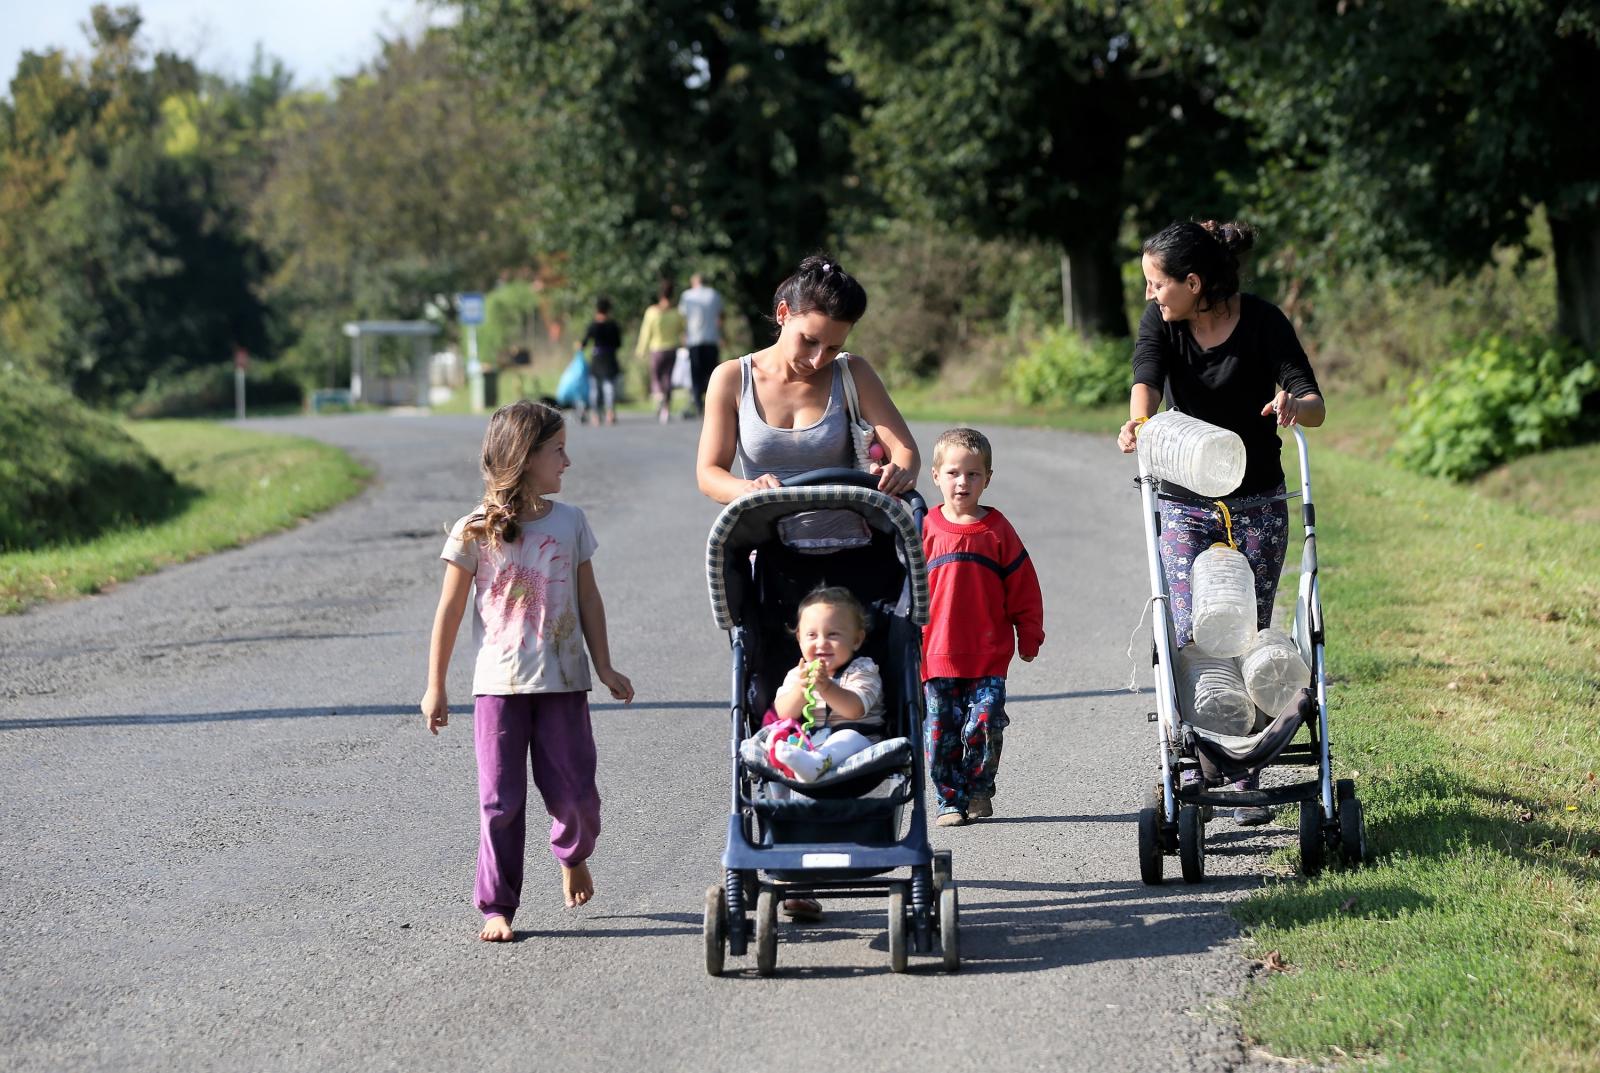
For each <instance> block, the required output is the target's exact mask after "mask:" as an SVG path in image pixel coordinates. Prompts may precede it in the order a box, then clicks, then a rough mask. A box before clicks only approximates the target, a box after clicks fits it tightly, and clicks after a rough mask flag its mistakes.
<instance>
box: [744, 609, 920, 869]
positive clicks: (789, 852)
mask: <svg viewBox="0 0 1600 1073" xmlns="http://www.w3.org/2000/svg"><path fill="white" fill-rule="evenodd" d="M730 636H731V640H732V648H733V701H732V703H731V704H730V705H729V712H728V714H729V717H730V718H729V722H730V724H731V725H732V742H731V745H730V750H731V753H732V759H731V763H732V771H731V776H732V777H731V778H730V779H729V784H730V786H731V792H730V801H729V804H728V842H727V846H726V848H725V849H724V850H723V851H722V867H723V868H724V869H727V870H731V871H749V870H752V869H754V870H758V871H779V872H781V871H803V870H806V869H808V868H811V869H823V870H825V871H828V872H835V871H837V870H839V869H850V870H862V871H874V872H882V871H884V870H888V869H894V868H918V867H923V866H928V865H930V864H931V863H932V861H933V846H932V844H931V843H929V841H928V824H927V809H926V806H925V804H924V801H923V797H924V794H923V793H922V792H921V791H922V789H923V787H924V785H925V782H926V778H925V773H924V771H923V765H924V759H923V755H922V743H921V741H920V740H914V745H913V748H912V750H911V757H912V760H911V763H912V772H911V780H912V781H911V793H910V804H911V829H910V830H909V831H908V832H907V833H906V836H905V837H904V838H902V839H900V840H899V841H898V842H896V843H895V844H894V845H892V846H872V847H863V848H862V849H860V850H857V851H855V852H853V853H852V854H851V860H850V862H849V863H848V864H826V865H823V864H818V863H816V862H815V861H813V862H810V863H808V862H807V860H806V858H807V857H811V856H814V855H817V854H827V855H837V854H838V853H839V852H840V846H841V845H842V843H838V842H785V843H783V844H782V845H779V846H758V845H756V844H754V843H753V842H752V841H751V840H750V838H749V837H748V836H747V835H746V833H745V829H744V821H745V805H744V802H743V798H742V795H741V793H740V778H741V774H740V768H741V766H742V763H743V762H742V761H741V760H740V759H739V744H740V742H742V741H743V740H744V737H745V726H744V718H743V707H744V696H745V689H746V687H747V685H748V681H747V677H746V674H747V671H746V660H745V627H744V626H736V627H734V628H733V630H732V631H730ZM900 675H901V684H902V688H903V695H904V696H905V697H906V698H908V700H909V702H910V704H911V706H912V709H913V713H914V716H915V718H914V719H913V720H912V723H913V726H912V732H913V733H914V734H915V735H917V738H918V739H920V737H921V734H922V724H923V721H924V719H925V716H924V714H923V711H922V682H921V681H920V679H919V678H918V676H917V675H915V674H913V673H912V671H911V668H910V667H902V668H901V669H900ZM901 882H904V881H903V880H902V881H901ZM769 885H771V886H775V887H784V888H794V887H799V886H803V885H804V884H802V883H801V882H800V881H798V880H793V879H791V880H787V881H784V882H781V883H779V882H773V881H769ZM817 885H818V886H819V887H831V888H836V889H842V888H849V889H853V890H856V891H862V890H869V891H870V890H879V889H882V890H887V889H888V887H889V886H890V885H892V884H891V882H890V881H886V880H884V879H882V878H878V877H863V878H862V879H861V880H859V881H856V880H841V879H829V880H820V881H819V882H818V884H817Z"/></svg>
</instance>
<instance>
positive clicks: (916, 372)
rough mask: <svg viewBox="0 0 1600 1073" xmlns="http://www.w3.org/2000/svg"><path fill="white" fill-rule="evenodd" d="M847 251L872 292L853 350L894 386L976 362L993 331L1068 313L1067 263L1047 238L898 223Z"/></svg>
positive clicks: (848, 262) (1009, 331)
mask: <svg viewBox="0 0 1600 1073" xmlns="http://www.w3.org/2000/svg"><path fill="white" fill-rule="evenodd" d="M842 254H843V256H844V257H845V267H846V268H848V269H849V270H850V272H851V273H852V274H853V275H854V276H855V277H856V278H857V279H859V280H860V281H861V282H862V284H863V285H864V286H865V287H866V288H867V294H868V295H869V298H870V301H869V302H868V305H867V315H866V317H864V318H863V319H862V321H861V323H860V324H859V325H857V327H856V328H855V330H854V331H852V332H851V333H850V345H849V349H850V350H851V351H853V352H856V353H859V354H861V355H862V356H863V357H865V358H867V359H868V360H869V361H871V362H872V367H873V368H874V369H876V370H878V371H879V373H880V374H882V375H883V377H884V379H885V380H887V381H888V382H889V384H890V386H891V387H893V386H895V385H897V384H903V383H906V382H908V381H911V380H917V379H922V378H924V377H928V376H933V375H936V374H938V373H939V372H940V371H941V369H943V368H944V367H945V366H946V365H947V364H951V363H954V362H958V361H966V360H969V359H971V358H972V357H973V356H974V354H975V352H977V351H978V350H980V349H981V348H982V347H983V345H984V343H985V342H986V341H987V340H989V339H992V338H994V337H996V336H1002V335H1015V334H1018V333H1022V332H1028V331H1032V330H1034V329H1036V328H1037V327H1038V326H1040V325H1043V324H1049V323H1051V322H1052V321H1059V320H1060V317H1061V268H1060V261H1059V258H1058V255H1057V254H1056V252H1055V251H1053V250H1051V249H1049V248H1047V247H1046V246H1043V245H1041V244H1036V243H1035V244H1025V243H1015V242H1001V241H982V240H979V239H975V238H970V237H967V236H965V235H962V234H959V233H957V232H955V231H953V230H950V229H935V228H932V227H923V226H919V225H916V224H911V223H907V222H903V221H897V222H895V223H892V224H889V225H887V226H886V227H885V228H884V229H883V230H882V231H879V232H876V233H874V234H871V235H869V236H868V237H866V238H863V239H860V240H858V241H856V242H854V243H852V244H851V246H850V247H849V248H848V249H846V250H844V251H842Z"/></svg>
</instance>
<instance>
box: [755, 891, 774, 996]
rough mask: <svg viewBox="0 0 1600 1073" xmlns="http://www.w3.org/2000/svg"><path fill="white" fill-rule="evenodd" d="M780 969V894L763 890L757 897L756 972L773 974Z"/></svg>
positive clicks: (765, 974) (763, 974) (767, 974)
mask: <svg viewBox="0 0 1600 1073" xmlns="http://www.w3.org/2000/svg"><path fill="white" fill-rule="evenodd" d="M777 971H778V895H777V892H776V891H771V890H763V891H762V892H761V897H759V898H757V899H756V972H758V973H760V974H761V975H762V976H771V975H772V974H773V973H775V972H777Z"/></svg>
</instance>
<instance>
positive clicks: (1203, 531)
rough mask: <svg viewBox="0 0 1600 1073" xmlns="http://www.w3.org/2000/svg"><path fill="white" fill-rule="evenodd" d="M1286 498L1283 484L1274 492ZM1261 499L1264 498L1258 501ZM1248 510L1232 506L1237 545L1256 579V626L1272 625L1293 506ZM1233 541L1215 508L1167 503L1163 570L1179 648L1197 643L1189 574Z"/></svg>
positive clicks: (1260, 505) (1276, 503) (1276, 502)
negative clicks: (1212, 550)
mask: <svg viewBox="0 0 1600 1073" xmlns="http://www.w3.org/2000/svg"><path fill="white" fill-rule="evenodd" d="M1282 494H1283V485H1281V484H1280V485H1278V487H1277V489H1276V490H1275V491H1273V492H1270V493H1268V495H1269V496H1280V495H1282ZM1252 498H1253V499H1257V500H1259V499H1260V498H1262V497H1252ZM1250 502H1251V501H1250V500H1249V499H1247V500H1245V501H1244V507H1243V509H1234V507H1233V504H1232V503H1229V504H1228V507H1229V510H1230V511H1231V513H1232V516H1233V541H1234V545H1235V546H1236V547H1238V549H1239V550H1240V551H1241V552H1243V553H1244V557H1245V560H1246V561H1247V562H1249V564H1250V570H1251V572H1252V573H1254V574H1255V578H1256V625H1257V627H1266V626H1270V625H1272V602H1273V600H1274V598H1275V597H1276V596H1277V594H1278V577H1279V575H1281V574H1282V573H1283V557H1284V554H1285V553H1286V552H1287V551H1288V549H1289V505H1288V504H1287V503H1286V502H1284V501H1283V500H1281V499H1268V500H1267V501H1266V502H1257V503H1255V505H1253V506H1252V505H1249V504H1250ZM1227 542H1228V532H1227V527H1226V526H1225V525H1224V524H1223V521H1222V512H1221V511H1220V510H1218V509H1217V508H1216V507H1214V506H1203V505H1201V504H1199V503H1192V502H1174V501H1172V500H1169V499H1163V500H1161V569H1162V571H1163V572H1164V573H1165V574H1166V575H1167V593H1168V594H1169V595H1170V596H1171V598H1172V599H1171V601H1170V606H1171V608H1172V626H1173V629H1174V630H1175V631H1176V633H1177V639H1178V647H1179V648H1182V647H1183V646H1184V645H1186V644H1188V643H1189V642H1190V641H1191V640H1192V639H1193V622H1194V599H1193V595H1192V593H1191V591H1190V588H1189V571H1190V569H1191V568H1192V567H1193V566H1194V560H1195V557H1196V556H1198V555H1199V554H1200V553H1201V552H1202V551H1205V550H1206V549H1207V548H1209V547H1211V545H1213V544H1226V543H1227Z"/></svg>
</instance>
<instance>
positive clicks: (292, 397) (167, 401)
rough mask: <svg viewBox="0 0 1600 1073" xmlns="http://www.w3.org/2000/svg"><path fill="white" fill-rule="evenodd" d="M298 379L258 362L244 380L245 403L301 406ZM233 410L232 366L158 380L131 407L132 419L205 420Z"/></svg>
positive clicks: (129, 412) (129, 411)
mask: <svg viewBox="0 0 1600 1073" xmlns="http://www.w3.org/2000/svg"><path fill="white" fill-rule="evenodd" d="M301 399H302V394H301V389H300V383H299V380H298V379H297V378H296V377H295V376H294V375H293V374H292V373H290V372H289V371H288V370H287V369H282V368H280V367H278V366H277V365H275V364H268V363H266V362H257V363H255V364H252V365H251V366H250V372H249V373H248V374H247V375H246V379H245V402H246V404H247V405H248V406H249V407H250V408H251V409H255V408H256V407H258V406H276V407H283V406H299V405H300V403H301ZM233 408H234V398H233V363H232V362H226V363H223V364H220V365H208V366H205V367H203V368H199V369H190V370H189V371H188V372H184V373H179V374H177V375H175V376H166V377H158V378H156V379H152V380H151V381H150V382H149V383H148V384H146V385H145V387H144V390H143V391H141V392H140V393H139V395H138V396H137V397H136V398H135V399H134V400H133V402H132V403H131V404H130V405H129V407H128V416H130V417H140V418H146V417H203V416H206V415H211V414H221V413H228V414H231V413H232V412H233Z"/></svg>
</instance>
